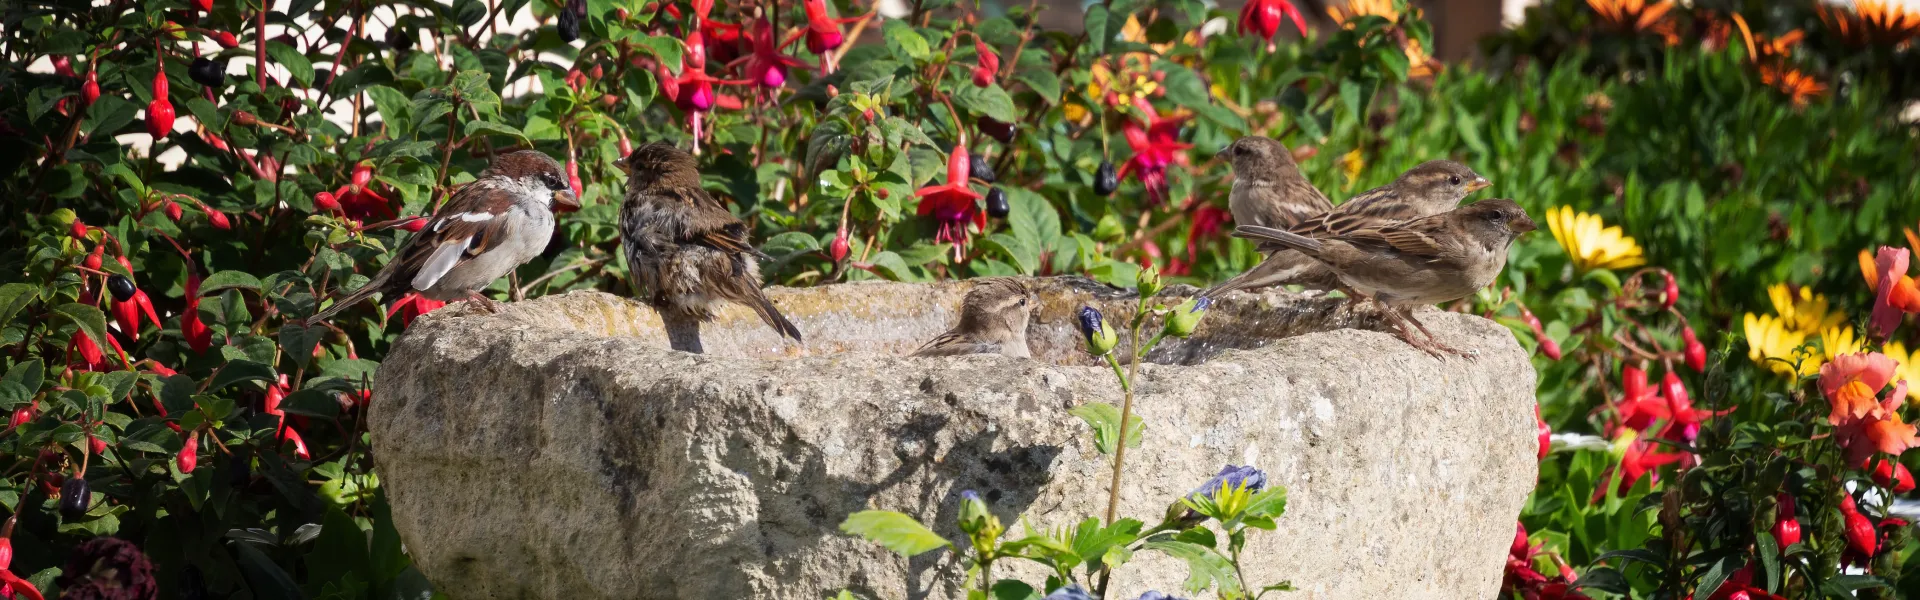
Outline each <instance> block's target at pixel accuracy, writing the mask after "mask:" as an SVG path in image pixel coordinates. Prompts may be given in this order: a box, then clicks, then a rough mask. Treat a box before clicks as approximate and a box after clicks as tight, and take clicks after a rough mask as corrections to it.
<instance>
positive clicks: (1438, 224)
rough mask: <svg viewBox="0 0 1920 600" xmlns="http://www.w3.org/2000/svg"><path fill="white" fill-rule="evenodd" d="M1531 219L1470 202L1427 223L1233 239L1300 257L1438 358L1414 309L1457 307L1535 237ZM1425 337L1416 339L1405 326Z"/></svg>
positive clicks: (1268, 232) (1493, 204)
mask: <svg viewBox="0 0 1920 600" xmlns="http://www.w3.org/2000/svg"><path fill="white" fill-rule="evenodd" d="M1533 229H1534V223H1533V219H1531V218H1528V217H1527V211H1526V210H1525V209H1522V208H1521V207H1520V205H1519V204H1518V203H1516V202H1514V201H1512V200H1507V199H1495V200H1486V201H1483V202H1475V203H1473V204H1468V205H1466V206H1462V207H1460V208H1458V209H1454V210H1452V211H1449V212H1445V213H1442V214H1438V215H1433V216H1430V217H1423V218H1420V219H1414V220H1411V221H1403V222H1400V223H1396V224H1392V225H1386V226H1383V227H1371V228H1365V229H1359V230H1356V231H1352V232H1348V233H1327V232H1321V233H1317V234H1315V235H1312V236H1307V235H1300V234H1297V233H1293V232H1288V231H1281V230H1279V229H1273V228H1270V227H1260V226H1257V225H1255V226H1247V227H1241V228H1238V229H1237V230H1236V231H1234V233H1233V235H1235V236H1237V237H1245V238H1249V239H1254V240H1258V241H1260V242H1262V243H1263V244H1266V243H1272V244H1274V245H1276V246H1280V247H1284V248H1288V249H1290V250H1294V251H1297V252H1299V253H1301V254H1302V255H1304V256H1306V257H1308V258H1311V259H1313V260H1315V261H1318V262H1320V263H1321V264H1324V265H1326V266H1327V267H1329V268H1330V269H1331V270H1332V271H1333V272H1334V274H1335V275H1337V276H1338V277H1339V278H1340V282H1341V283H1342V284H1343V285H1345V286H1346V287H1347V288H1348V289H1351V290H1353V291H1355V292H1357V293H1359V294H1360V295H1361V296H1363V297H1368V298H1372V299H1374V300H1375V301H1378V302H1380V303H1382V304H1385V305H1386V306H1387V308H1388V310H1387V313H1388V314H1389V315H1390V316H1392V318H1393V319H1394V320H1395V322H1396V323H1397V324H1398V325H1399V326H1400V331H1401V338H1402V339H1404V340H1406V341H1407V343H1408V344H1412V345H1413V346H1414V347H1416V348H1420V349H1421V350H1425V351H1427V352H1428V353H1431V354H1435V355H1436V356H1437V355H1438V353H1439V352H1441V351H1445V352H1452V353H1455V354H1459V353H1460V352H1459V351H1458V350H1454V349H1452V348H1450V347H1447V346H1446V345H1444V344H1441V343H1440V342H1439V340H1437V339H1435V338H1434V337H1433V334H1432V332H1429V331H1427V328H1426V326H1424V325H1421V324H1420V322H1419V321H1418V320H1416V319H1414V318H1413V314H1412V310H1411V308H1412V307H1415V306H1421V305H1427V304H1437V303H1441V302H1449V301H1453V300H1458V299H1461V298H1465V297H1467V296H1470V295H1472V294H1473V293H1474V292H1475V291H1478V290H1479V289H1480V288H1483V287H1486V286H1487V284H1489V283H1492V282H1493V279H1494V278H1495V277H1498V276H1499V275H1500V270H1501V269H1502V268H1505V267H1506V264H1507V248H1508V246H1510V245H1512V244H1513V241H1514V240H1516V239H1519V237H1520V236H1521V235H1522V234H1525V233H1527V232H1529V231H1533ZM1408 324H1411V325H1412V326H1413V327H1415V328H1418V329H1419V330H1420V332H1421V333H1424V334H1426V336H1427V337H1426V339H1425V340H1416V339H1414V337H1413V336H1412V332H1411V331H1410V330H1409V329H1408V327H1407V325H1408Z"/></svg>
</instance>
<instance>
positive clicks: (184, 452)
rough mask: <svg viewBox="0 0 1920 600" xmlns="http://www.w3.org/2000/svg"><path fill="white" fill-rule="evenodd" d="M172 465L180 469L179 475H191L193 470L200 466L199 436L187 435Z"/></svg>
mask: <svg viewBox="0 0 1920 600" xmlns="http://www.w3.org/2000/svg"><path fill="white" fill-rule="evenodd" d="M174 464H176V465H178V466H179V467H180V472H181V473H192V472H193V468H194V467H196V466H199V465H200V436H198V435H194V434H192V433H189V434H187V441H186V443H184V444H181V445H180V454H179V455H178V456H175V457H174Z"/></svg>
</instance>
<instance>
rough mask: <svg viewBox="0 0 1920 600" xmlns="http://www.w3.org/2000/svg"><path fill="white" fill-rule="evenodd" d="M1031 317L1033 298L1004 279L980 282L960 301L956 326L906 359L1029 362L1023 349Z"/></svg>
mask: <svg viewBox="0 0 1920 600" xmlns="http://www.w3.org/2000/svg"><path fill="white" fill-rule="evenodd" d="M1032 315H1033V294H1032V293H1031V292H1028V291H1027V287H1026V286H1024V285H1021V284H1020V282H1018V281H1015V280H1013V279H1007V278H999V277H996V278H992V279H984V280H980V282H979V283H977V284H975V285H974V286H973V289H972V290H969V291H967V297H966V298H965V299H963V300H961V301H960V322H959V323H957V324H955V325H954V326H953V329H948V330H947V332H946V333H942V334H940V335H939V336H938V337H935V338H933V339H932V340H928V341H927V343H926V344H924V345H922V346H920V349H919V350H915V351H913V354H909V355H908V356H916V357H924V356H961V355H965V354H994V353H998V354H1002V355H1005V356H1011V357H1014V358H1033V353H1032V352H1031V351H1029V350H1028V349H1027V321H1028V319H1029V318H1030V317H1032Z"/></svg>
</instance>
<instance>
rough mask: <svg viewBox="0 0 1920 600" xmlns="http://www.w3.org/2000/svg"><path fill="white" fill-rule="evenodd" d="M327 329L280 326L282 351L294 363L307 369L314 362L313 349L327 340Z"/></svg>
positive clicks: (321, 327)
mask: <svg viewBox="0 0 1920 600" xmlns="http://www.w3.org/2000/svg"><path fill="white" fill-rule="evenodd" d="M326 337H327V328H326V327H324V326H318V327H303V326H301V325H300V324H299V323H287V324H286V325H281V326H280V350H281V352H282V353H284V355H285V356H286V357H287V358H291V359H293V363H294V364H296V365H299V366H300V367H301V368H305V367H306V366H307V363H308V362H309V361H312V360H313V348H314V346H317V345H319V344H320V340H323V339H326Z"/></svg>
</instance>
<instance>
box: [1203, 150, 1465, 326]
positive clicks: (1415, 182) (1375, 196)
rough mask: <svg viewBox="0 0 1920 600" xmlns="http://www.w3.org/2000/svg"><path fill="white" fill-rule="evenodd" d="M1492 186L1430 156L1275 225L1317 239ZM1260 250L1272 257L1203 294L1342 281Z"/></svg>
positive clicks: (1289, 256) (1450, 202)
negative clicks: (1370, 185) (1333, 202)
mask: <svg viewBox="0 0 1920 600" xmlns="http://www.w3.org/2000/svg"><path fill="white" fill-rule="evenodd" d="M1489 185H1492V183H1490V182H1488V181H1487V179H1486V178H1485V177H1481V176H1480V174H1478V173H1475V172H1473V169H1471V168H1468V167H1467V166H1466V165H1463V164H1460V163H1457V162H1453V161H1450V160H1430V161H1427V162H1424V163H1420V164H1419V165H1417V166H1415V167H1414V168H1412V169H1408V170H1407V172H1405V173H1402V174H1400V177H1398V178H1396V179H1394V180H1393V181H1392V182H1391V183H1388V184H1387V185H1383V186H1380V187H1377V188H1374V189H1371V190H1367V191H1366V192H1364V193H1362V194H1360V195H1358V196H1354V197H1353V199H1351V200H1348V201H1346V202H1345V203H1342V204H1340V205H1339V206H1336V207H1334V208H1333V210H1330V211H1327V212H1324V213H1320V214H1318V215H1314V216H1310V217H1307V218H1305V219H1303V220H1301V221H1300V222H1299V223H1297V224H1295V225H1292V226H1287V227H1275V228H1276V229H1284V230H1286V231H1290V232H1293V233H1296V234H1299V235H1303V236H1308V237H1313V236H1317V235H1325V234H1341V233H1348V232H1352V231H1358V230H1360V229H1364V228H1368V227H1378V226H1382V225H1388V224H1392V223H1397V222H1400V221H1405V220H1408V219H1418V218H1421V217H1427V216H1432V215H1437V214H1441V213H1444V212H1447V211H1449V210H1453V208H1454V207H1455V206H1458V205H1459V204H1460V201H1461V200H1463V199H1465V198H1466V197H1467V195H1468V194H1471V193H1473V192H1476V191H1480V190H1481V189H1484V188H1486V187H1487V186H1489ZM1236 221H1237V215H1236ZM1234 226H1235V227H1236V228H1237V227H1240V226H1241V224H1240V223H1237V222H1236V223H1235V225H1234ZM1268 227H1273V226H1271V225H1269V226H1268ZM1260 251H1261V252H1266V253H1269V254H1268V256H1267V258H1266V260H1264V261H1261V263H1260V264H1258V265H1254V267H1253V268H1251V269H1248V270H1247V272H1245V273H1241V274H1239V275H1237V276H1234V277H1233V278H1232V279H1228V280H1226V281H1224V282H1221V283H1220V284H1219V285H1216V286H1213V287H1212V288H1209V289H1207V290H1206V291H1205V292H1202V293H1201V295H1203V296H1207V297H1217V296H1219V295H1221V294H1225V293H1227V292H1231V291H1234V290H1243V289H1254V288H1262V287H1267V286H1273V285H1280V284H1284V283H1298V284H1302V285H1305V286H1307V287H1309V288H1314V289H1331V288H1335V287H1338V285H1339V279H1338V278H1336V277H1334V275H1333V274H1332V273H1331V272H1328V271H1327V270H1326V268H1325V267H1323V266H1320V265H1319V263H1316V262H1314V261H1312V260H1308V259H1307V258H1305V257H1303V256H1301V255H1300V253H1298V252H1294V251H1291V250H1288V249H1287V248H1285V247H1283V246H1277V245H1271V244H1262V245H1261V246H1260Z"/></svg>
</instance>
